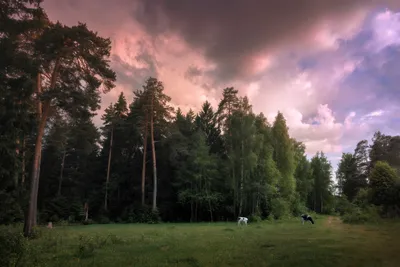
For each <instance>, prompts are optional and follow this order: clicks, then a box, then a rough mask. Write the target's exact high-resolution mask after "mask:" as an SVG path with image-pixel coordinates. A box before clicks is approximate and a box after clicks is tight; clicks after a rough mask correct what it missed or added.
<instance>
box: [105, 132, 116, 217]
mask: <svg viewBox="0 0 400 267" xmlns="http://www.w3.org/2000/svg"><path fill="white" fill-rule="evenodd" d="M113 139H114V126H113V125H112V126H111V138H110V148H109V150H108V165H107V178H106V193H105V194H104V210H105V211H107V210H108V205H107V204H108V183H109V181H110V168H111V154H112V147H113Z"/></svg>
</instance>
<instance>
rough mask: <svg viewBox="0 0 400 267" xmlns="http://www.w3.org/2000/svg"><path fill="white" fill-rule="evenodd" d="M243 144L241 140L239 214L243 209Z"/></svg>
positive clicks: (240, 214)
mask: <svg viewBox="0 0 400 267" xmlns="http://www.w3.org/2000/svg"><path fill="white" fill-rule="evenodd" d="M243 150H244V145H243V141H242V142H241V151H242V155H241V157H240V192H239V216H242V211H243V182H244V162H243V161H244V158H243V154H244V153H243Z"/></svg>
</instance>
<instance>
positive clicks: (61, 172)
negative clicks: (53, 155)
mask: <svg viewBox="0 0 400 267" xmlns="http://www.w3.org/2000/svg"><path fill="white" fill-rule="evenodd" d="M66 154H67V151H66V150H65V151H64V153H63V157H62V160H61V171H60V179H59V180H58V195H59V196H61V186H62V180H63V173H64V162H65V156H66Z"/></svg>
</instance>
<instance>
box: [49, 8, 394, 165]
mask: <svg viewBox="0 0 400 267" xmlns="http://www.w3.org/2000/svg"><path fill="white" fill-rule="evenodd" d="M44 7H45V9H46V10H47V12H48V14H49V16H50V18H51V19H53V20H59V21H61V22H62V23H65V24H68V25H72V24H76V23H77V22H78V21H81V22H85V23H87V25H88V26H89V27H90V28H91V29H93V30H96V31H98V32H99V33H100V34H101V35H103V36H104V37H110V38H111V39H112V41H113V49H112V67H113V68H114V70H115V71H116V72H117V78H118V83H117V88H116V89H115V90H114V91H113V92H111V93H108V94H107V95H104V96H103V97H102V100H103V103H102V106H103V108H104V107H106V106H107V105H108V104H109V103H110V102H113V101H115V100H116V98H117V96H118V95H119V93H120V92H121V91H123V92H124V93H125V94H126V95H127V97H128V99H129V100H131V97H132V91H133V90H135V89H138V88H140V87H141V84H142V83H143V81H144V80H145V79H146V78H147V77H148V76H150V75H152V76H155V77H157V78H159V79H160V80H162V81H163V82H164V85H165V88H166V93H167V94H168V95H170V96H171V97H172V101H173V104H174V105H175V106H180V107H181V108H182V109H183V110H184V111H186V110H188V109H189V108H192V109H194V110H198V108H199V107H200V106H201V104H202V103H203V102H204V101H205V100H208V101H209V102H211V103H212V104H213V105H217V103H218V102H219V100H220V98H221V93H222V89H223V88H225V87H227V86H234V87H235V88H236V89H238V90H239V92H240V94H241V95H247V96H248V97H249V98H250V99H251V102H252V104H253V108H254V110H255V112H263V113H264V114H265V115H266V116H267V117H268V118H269V121H270V122H272V121H273V118H274V116H275V115H276V112H277V111H278V110H280V111H282V112H283V113H284V115H285V117H286V119H287V122H288V125H289V131H290V134H291V135H292V136H294V137H295V138H297V139H298V140H301V141H303V142H304V143H305V144H306V146H307V153H308V155H313V154H314V153H315V152H317V151H319V150H322V151H324V152H325V153H326V154H327V155H328V157H329V159H330V160H331V162H332V164H333V167H334V168H335V169H336V165H337V163H338V160H339V158H340V156H341V153H342V152H349V151H353V150H354V147H355V145H356V143H357V142H358V141H359V140H362V139H369V140H370V139H371V137H372V134H373V133H374V131H376V130H378V129H380V130H381V131H383V132H384V133H386V134H400V105H399V103H400V1H398V0H302V1H295V0H246V1H244V0H229V1H228V0H113V1H109V0H45V1H44ZM101 113H102V112H99V115H101ZM95 121H96V124H97V125H99V124H100V123H101V121H100V118H99V116H98V117H96V119H95Z"/></svg>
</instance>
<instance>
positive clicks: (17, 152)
mask: <svg viewBox="0 0 400 267" xmlns="http://www.w3.org/2000/svg"><path fill="white" fill-rule="evenodd" d="M15 145H16V149H15V154H16V156H17V157H19V152H20V149H19V147H20V141H19V138H17V140H16V141H15ZM14 170H15V172H14V184H15V187H16V188H17V187H18V184H19V183H18V180H19V179H18V177H19V173H18V171H17V170H18V161H15V163H14Z"/></svg>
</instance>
